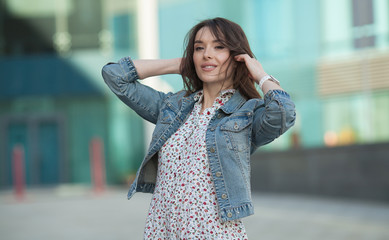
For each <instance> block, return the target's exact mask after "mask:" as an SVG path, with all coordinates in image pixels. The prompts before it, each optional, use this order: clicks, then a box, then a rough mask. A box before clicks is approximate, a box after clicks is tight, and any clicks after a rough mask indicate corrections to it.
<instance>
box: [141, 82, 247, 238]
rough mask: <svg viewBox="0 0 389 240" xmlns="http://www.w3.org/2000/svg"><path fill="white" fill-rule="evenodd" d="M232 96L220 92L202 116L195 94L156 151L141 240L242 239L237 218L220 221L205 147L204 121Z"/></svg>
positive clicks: (209, 118) (243, 232)
mask: <svg viewBox="0 0 389 240" xmlns="http://www.w3.org/2000/svg"><path fill="white" fill-rule="evenodd" d="M234 92H235V90H234V89H229V90H225V91H222V93H221V94H220V96H219V97H217V98H216V99H215V101H214V103H213V105H212V107H210V108H207V109H205V110H204V111H203V112H201V108H202V104H201V102H202V97H203V96H202V94H203V93H202V92H201V91H200V92H199V93H198V94H197V95H196V96H195V98H196V100H198V101H197V102H196V104H195V106H194V108H193V110H192V112H191V114H190V116H189V117H188V119H187V121H186V122H185V123H184V124H183V125H182V126H181V127H180V128H179V129H178V130H177V132H175V133H174V134H173V135H172V136H171V137H170V138H169V139H168V140H167V141H166V143H165V144H164V145H163V147H162V148H161V150H160V152H159V163H158V175H157V183H156V187H155V190H154V194H153V197H152V200H151V203H150V209H149V214H148V217H147V220H146V226H145V231H144V238H145V239H247V235H246V231H245V228H244V225H243V223H242V221H241V220H234V221H227V222H222V221H221V219H220V216H219V211H218V204H217V201H216V192H215V188H214V183H213V180H212V177H211V173H210V169H209V162H208V157H207V151H206V145H205V134H206V131H207V126H208V123H209V121H210V120H211V118H212V116H213V115H214V114H215V112H216V110H217V109H218V108H220V107H221V106H223V105H224V104H225V103H226V102H227V101H228V100H229V99H230V98H231V96H232V94H233V93H234Z"/></svg>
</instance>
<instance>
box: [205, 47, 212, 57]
mask: <svg viewBox="0 0 389 240" xmlns="http://www.w3.org/2000/svg"><path fill="white" fill-rule="evenodd" d="M212 55H213V54H212V51H211V50H210V49H209V48H206V49H205V50H204V52H203V57H204V58H205V59H212Z"/></svg>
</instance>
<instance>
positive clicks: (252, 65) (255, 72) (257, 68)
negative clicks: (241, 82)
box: [234, 54, 267, 83]
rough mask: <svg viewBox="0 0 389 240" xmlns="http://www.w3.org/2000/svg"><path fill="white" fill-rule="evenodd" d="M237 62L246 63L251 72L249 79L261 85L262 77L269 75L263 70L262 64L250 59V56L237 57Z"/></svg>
mask: <svg viewBox="0 0 389 240" xmlns="http://www.w3.org/2000/svg"><path fill="white" fill-rule="evenodd" d="M234 58H235V61H238V62H244V63H245V64H246V67H247V69H248V70H249V77H250V78H251V79H253V80H254V81H255V82H257V83H259V81H260V80H261V78H262V77H264V76H266V75H267V73H266V72H265V70H263V67H262V64H261V63H260V62H259V61H258V60H257V59H255V58H252V57H250V56H249V55H248V54H240V55H236V56H235V57H234Z"/></svg>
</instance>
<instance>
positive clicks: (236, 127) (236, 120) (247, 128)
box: [220, 112, 253, 152]
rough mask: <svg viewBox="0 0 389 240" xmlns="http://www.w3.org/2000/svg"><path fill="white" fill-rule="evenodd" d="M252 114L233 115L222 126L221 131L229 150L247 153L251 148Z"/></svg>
mask: <svg viewBox="0 0 389 240" xmlns="http://www.w3.org/2000/svg"><path fill="white" fill-rule="evenodd" d="M252 121H253V118H252V114H251V113H250V112H249V113H246V114H240V115H231V116H230V117H229V118H227V119H226V121H225V122H224V123H223V124H221V125H220V130H221V131H222V132H223V134H224V136H225V140H226V143H227V146H228V148H229V149H233V150H235V151H239V152H241V151H245V150H246V149H247V148H249V147H250V132H251V126H252Z"/></svg>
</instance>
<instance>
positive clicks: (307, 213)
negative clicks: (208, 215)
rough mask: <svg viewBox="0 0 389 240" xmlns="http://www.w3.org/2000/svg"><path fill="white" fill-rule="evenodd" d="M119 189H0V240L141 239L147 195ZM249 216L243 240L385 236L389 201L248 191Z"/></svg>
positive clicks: (354, 239) (358, 239)
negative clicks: (18, 193)
mask: <svg viewBox="0 0 389 240" xmlns="http://www.w3.org/2000/svg"><path fill="white" fill-rule="evenodd" d="M126 193H127V190H126V189H125V188H109V189H108V190H106V191H105V192H104V193H100V194H97V193H94V192H93V191H91V190H90V189H89V188H88V187H86V186H77V185H69V186H67V185H63V186H59V187H55V188H47V189H40V188H38V189H29V190H28V191H27V192H26V194H25V197H24V199H23V200H20V201H16V200H15V197H14V195H13V192H12V191H11V190H7V191H4V190H3V191H0V213H1V214H0V233H1V235H0V238H1V239H2V240H24V239H32V240H35V239H36V240H38V239H39V240H46V239H55V240H65V239H66V240H68V239H82V240H100V239H101V240H103V239H104V240H106V239H110V240H122V239H123V240H124V239H142V238H143V226H144V222H145V218H146V214H147V210H148V205H149V202H150V198H151V194H143V193H137V194H135V196H134V197H133V198H132V199H131V200H130V201H128V200H127V199H126ZM253 202H254V206H255V214H254V215H253V216H250V217H248V218H246V219H244V223H245V226H246V231H247V234H248V236H249V239H254V240H256V239H258V240H286V239H287V240H294V239H296V240H321V239H323V240H324V239H326V240H345V239H352V240H362V239H366V240H387V239H389V228H388V226H389V204H388V203H386V204H384V203H375V202H366V201H356V200H351V201H350V200H339V199H330V198H322V197H312V196H298V195H285V194H268V193H254V194H253Z"/></svg>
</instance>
